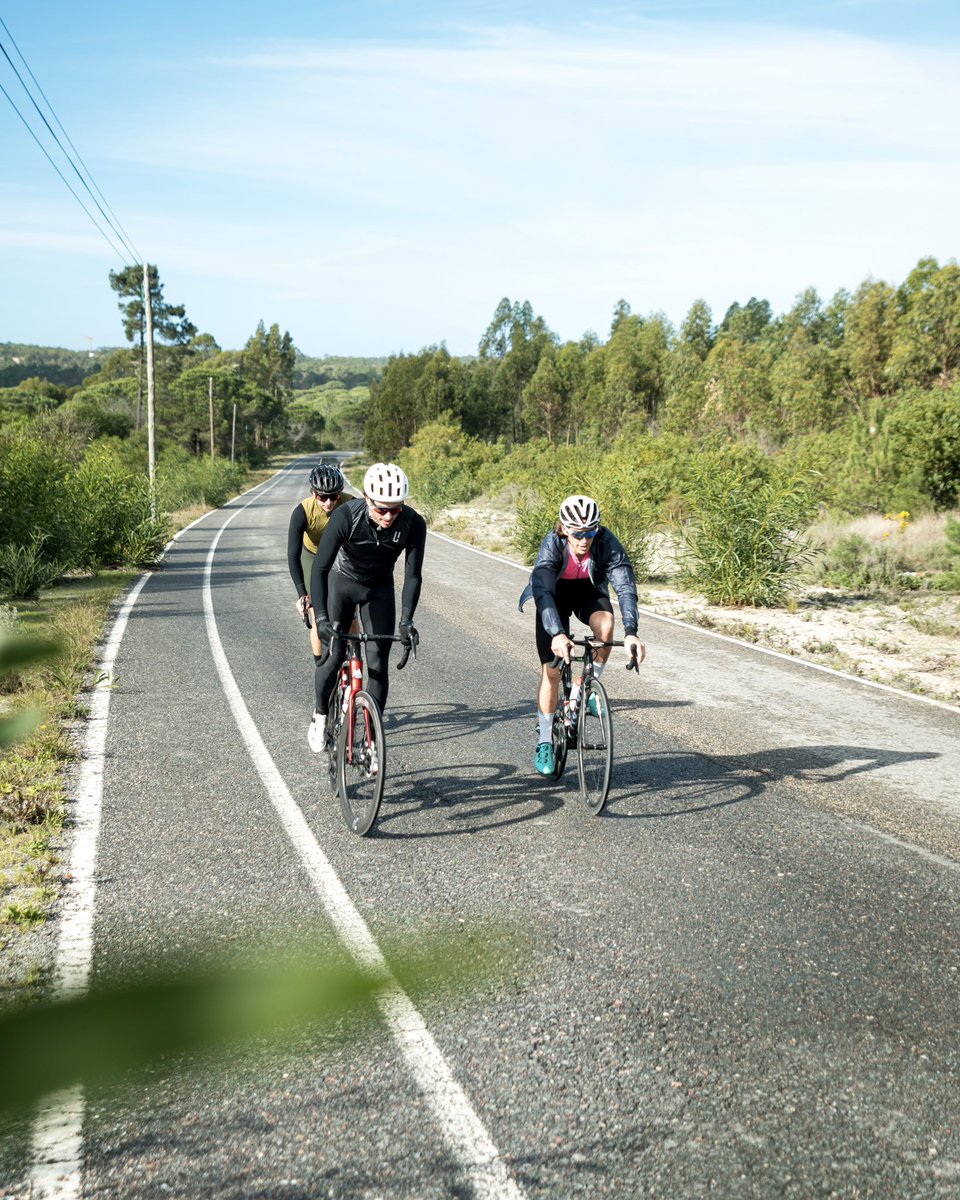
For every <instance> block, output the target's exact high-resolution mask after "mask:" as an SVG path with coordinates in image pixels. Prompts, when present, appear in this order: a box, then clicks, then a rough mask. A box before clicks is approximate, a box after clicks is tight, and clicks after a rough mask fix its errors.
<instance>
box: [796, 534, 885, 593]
mask: <svg viewBox="0 0 960 1200" xmlns="http://www.w3.org/2000/svg"><path fill="white" fill-rule="evenodd" d="M906 569H907V564H906V562H905V561H904V559H903V557H902V556H901V554H900V553H899V551H898V550H897V548H896V546H895V545H893V544H891V543H889V542H883V543H882V544H881V545H876V544H875V543H873V542H871V541H869V540H868V539H867V538H865V537H863V536H862V535H861V534H859V533H850V534H847V536H846V537H842V538H840V539H839V540H838V541H837V542H835V543H834V544H833V545H832V546H830V547H829V548H828V549H827V550H825V551H824V553H823V556H822V557H821V558H820V559H819V560H818V561H817V564H816V568H815V570H814V573H813V574H814V577H815V578H816V579H817V581H818V582H820V583H823V584H825V585H826V586H828V587H841V588H850V589H852V590H853V591H889V590H897V589H901V588H903V587H904V586H909V585H905V583H904V575H903V573H904V571H905V570H906Z"/></svg>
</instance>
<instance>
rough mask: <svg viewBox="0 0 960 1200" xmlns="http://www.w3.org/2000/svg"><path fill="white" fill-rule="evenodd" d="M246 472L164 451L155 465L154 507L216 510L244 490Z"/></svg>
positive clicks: (231, 465) (221, 462) (178, 451)
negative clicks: (155, 494) (199, 507)
mask: <svg viewBox="0 0 960 1200" xmlns="http://www.w3.org/2000/svg"><path fill="white" fill-rule="evenodd" d="M246 478H247V470H246V468H245V467H243V466H241V465H239V464H238V463H230V462H227V461H226V460H225V459H215V460H214V461H213V462H211V461H210V459H209V458H195V457H194V456H193V455H191V454H188V453H187V452H186V451H185V450H181V449H180V448H179V447H175V446H170V447H167V448H166V449H165V450H164V451H163V453H162V454H161V455H160V457H159V460H158V462H157V477H156V484H157V505H158V507H159V508H160V509H161V510H162V511H164V512H180V511H181V510H183V509H185V508H193V507H195V506H197V505H200V506H206V505H209V506H210V507H211V508H219V507H220V505H221V504H225V503H226V502H227V501H228V500H229V499H230V497H231V496H235V495H236V494H237V492H239V491H242V490H243V484H244V482H245V480H246Z"/></svg>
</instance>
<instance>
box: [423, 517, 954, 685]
mask: <svg viewBox="0 0 960 1200" xmlns="http://www.w3.org/2000/svg"><path fill="white" fill-rule="evenodd" d="M431 527H432V528H433V529H435V530H436V531H437V532H438V533H445V534H447V536H449V537H454V538H458V539H459V540H461V541H464V542H469V543H470V544H471V545H475V546H480V547H481V548H483V549H486V550H490V551H492V552H494V553H498V554H503V555H504V557H506V558H511V559H514V560H515V561H519V559H518V555H517V552H516V550H515V549H514V547H513V546H512V544H511V540H510V539H511V534H512V530H513V517H512V514H510V513H509V512H505V511H502V510H498V509H493V508H487V507H484V506H481V505H464V506H460V507H456V508H450V509H446V510H445V511H444V512H443V513H441V514H440V515H439V516H438V518H437V519H436V520H435V521H434V522H433V524H432V526H431ZM638 592H639V598H640V605H641V609H643V608H646V609H648V610H650V611H651V612H655V613H658V614H659V615H661V616H667V617H673V618H675V619H677V620H680V621H686V622H689V623H690V624H693V625H700V626H701V627H704V628H708V629H713V630H715V631H716V632H718V633H723V634H727V635H729V636H731V637H736V638H741V639H743V640H744V641H749V642H753V643H755V644H757V645H763V646H767V647H770V648H771V649H775V650H779V651H781V652H783V653H785V654H792V655H796V656H797V657H799V658H804V659H807V660H809V661H811V662H816V663H820V664H822V665H824V666H829V667H834V668H836V669H837V670H840V671H846V672H847V673H849V674H851V675H858V676H860V677H861V678H863V679H870V680H873V681H875V682H877V683H884V684H887V685H889V686H891V687H896V688H900V689H902V690H903V691H907V692H914V693H916V694H919V695H923V696H929V697H931V698H932V699H937V700H942V701H945V702H947V703H949V704H956V705H958V706H960V597H958V596H955V595H943V594H941V593H938V592H908V593H905V594H904V595H903V596H902V597H900V598H899V599H898V600H897V602H896V603H890V602H886V601H884V602H881V601H879V600H877V599H876V598H870V597H864V596H859V595H855V594H853V593H842V592H838V591H825V590H824V589H822V588H817V589H813V588H811V589H808V590H806V591H804V592H803V593H801V594H800V595H798V597H797V600H796V605H795V608H794V607H791V608H790V609H783V608H772V609H770V608H722V607H719V606H717V605H711V604H707V602H706V601H705V600H703V598H702V597H699V596H697V595H695V594H693V593H691V592H685V591H683V590H682V589H681V588H680V587H679V586H677V587H673V586H670V585H669V581H668V582H667V583H661V582H660V581H659V579H658V581H657V582H656V583H651V584H645V583H640V584H639V585H638ZM642 634H643V629H642V628H641V635H642Z"/></svg>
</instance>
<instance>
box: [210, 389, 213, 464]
mask: <svg viewBox="0 0 960 1200" xmlns="http://www.w3.org/2000/svg"><path fill="white" fill-rule="evenodd" d="M210 462H211V463H212V462H213V376H212V375H211V376H210Z"/></svg>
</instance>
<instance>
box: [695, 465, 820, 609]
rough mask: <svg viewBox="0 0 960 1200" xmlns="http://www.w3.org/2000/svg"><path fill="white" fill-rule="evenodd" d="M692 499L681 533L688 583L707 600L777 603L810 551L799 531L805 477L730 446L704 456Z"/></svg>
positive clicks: (805, 519) (808, 500)
mask: <svg viewBox="0 0 960 1200" xmlns="http://www.w3.org/2000/svg"><path fill="white" fill-rule="evenodd" d="M691 504H692V509H693V512H692V517H691V520H690V521H689V523H688V524H687V525H686V526H684V527H683V528H682V529H681V531H680V536H681V542H682V545H683V550H684V557H685V566H684V573H685V575H686V577H687V579H688V580H689V581H690V582H691V583H692V584H693V586H695V587H697V588H698V589H699V590H700V591H701V592H702V593H703V595H704V596H705V597H706V598H707V600H709V601H711V603H714V604H729V605H739V604H751V605H756V606H758V607H772V606H775V605H777V604H781V603H782V602H783V601H784V600H785V599H786V597H787V595H788V594H789V591H790V588H791V586H792V584H793V582H794V579H795V577H796V576H797V574H798V572H799V571H800V569H801V567H802V566H803V565H804V563H805V562H807V561H809V559H810V557H811V552H810V547H809V544H808V543H807V542H806V541H805V539H804V538H803V536H802V531H803V530H805V529H806V528H807V527H808V525H809V523H810V520H811V518H812V516H813V514H814V512H815V510H816V498H815V492H814V488H813V485H812V481H811V480H810V479H809V478H808V477H807V476H803V475H801V476H796V475H788V474H785V473H783V472H780V471H779V470H777V469H776V468H775V467H773V466H772V465H768V464H764V463H763V462H762V461H761V460H759V459H758V458H757V457H756V456H754V455H752V454H750V453H746V452H743V451H738V452H731V453H730V454H728V455H726V456H725V457H724V458H718V457H716V456H711V457H706V458H705V459H704V463H703V465H702V469H701V471H700V473H699V474H698V476H697V478H696V479H695V480H694V484H693V489H692V493H691Z"/></svg>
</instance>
